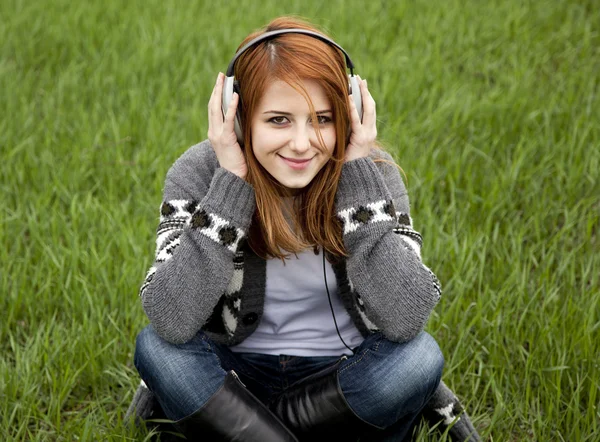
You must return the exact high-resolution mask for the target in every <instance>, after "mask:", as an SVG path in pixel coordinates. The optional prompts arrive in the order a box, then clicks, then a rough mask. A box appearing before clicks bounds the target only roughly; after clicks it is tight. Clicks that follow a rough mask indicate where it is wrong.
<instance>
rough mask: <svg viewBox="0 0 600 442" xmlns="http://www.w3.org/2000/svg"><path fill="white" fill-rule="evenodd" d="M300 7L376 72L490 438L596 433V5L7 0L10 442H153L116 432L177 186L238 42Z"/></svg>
mask: <svg viewBox="0 0 600 442" xmlns="http://www.w3.org/2000/svg"><path fill="white" fill-rule="evenodd" d="M88 3H89V4H88ZM221 3H224V4H226V5H224V6H223V5H221ZM289 13H297V14H300V15H303V16H305V17H307V18H309V19H311V20H313V21H314V22H316V23H317V24H319V25H321V26H323V27H325V29H327V30H328V31H330V32H331V34H332V35H333V37H334V38H335V39H336V40H337V41H338V42H339V43H340V44H341V45H342V46H343V47H344V48H345V49H346V50H348V52H349V53H350V55H351V56H352V58H353V60H354V62H355V64H356V65H357V72H358V73H360V74H361V76H362V77H363V78H367V79H368V80H369V87H370V89H371V91H372V94H373V96H374V97H375V100H376V101H377V105H378V106H377V112H378V117H379V120H380V124H379V126H378V128H379V133H380V135H381V139H382V141H383V143H384V144H385V145H386V146H387V148H388V149H389V151H390V152H392V153H393V154H394V155H395V157H396V159H397V161H398V163H399V164H400V165H401V166H402V168H403V169H404V170H405V171H406V174H407V181H408V187H409V192H410V196H411V201H412V211H413V218H414V220H415V225H416V228H417V229H418V230H420V231H421V232H422V233H423V235H424V238H425V244H424V259H425V261H426V263H427V264H428V265H429V266H430V267H431V268H432V269H433V270H434V271H435V272H436V273H437V275H438V276H439V279H440V280H441V281H442V283H443V286H444V295H443V299H442V301H441V302H440V304H439V306H438V307H437V308H436V310H435V313H434V315H433V316H432V318H431V320H430V322H429V325H428V330H429V331H430V332H431V333H432V334H433V335H434V336H435V337H436V338H437V339H438V341H439V343H440V345H441V347H442V349H443V351H444V354H445V356H446V360H447V362H446V371H445V375H444V379H445V380H446V382H447V383H448V384H449V385H450V386H451V387H452V388H453V389H454V391H455V392H457V394H459V396H461V397H462V398H463V399H464V402H465V404H466V406H467V409H468V411H469V413H470V415H471V416H472V418H473V421H474V423H475V425H476V426H477V427H478V429H479V430H480V432H481V433H482V435H483V436H484V437H485V438H486V439H488V440H499V441H504V440H515V441H516V440H519V441H520V440H538V441H597V440H599V438H600V436H599V434H600V407H599V406H600V391H599V390H600V387H599V383H600V368H599V364H600V362H599V360H600V356H599V355H600V238H599V237H598V234H599V233H598V229H599V225H600V182H599V170H600V119H599V116H600V112H599V111H598V110H599V109H600V105H599V100H598V93H599V90H598V88H599V80H600V49H599V48H600V36H599V32H600V12H599V10H598V8H597V5H596V4H595V2H593V1H591V0H589V1H562V2H558V1H550V0H547V1H538V2H520V1H516V0H514V1H508V0H507V1H487V2H481V1H475V0H473V1H457V0H453V1H452V0H451V1H403V2H392V1H370V2H365V1H362V0H361V1H353V2H342V1H331V2H321V1H303V2H300V1H292V2H275V1H266V2H262V3H260V4H258V3H254V2H214V1H211V2H175V1H160V2H159V1H144V2H142V1H139V0H135V1H131V2H117V1H105V2H68V1H66V0H54V1H50V0H46V1H41V0H40V1H36V2H25V1H17V0H7V1H3V2H1V4H0V17H2V19H1V20H0V112H1V118H0V154H1V156H0V159H1V161H0V176H1V181H0V185H1V192H0V197H1V200H0V201H1V204H0V294H1V296H0V303H1V304H0V312H1V313H0V440H7V441H8V440H19V441H20V440H39V441H46V440H56V441H71V440H89V441H96V440H115V441H120V440H131V441H133V440H139V441H141V440H147V439H148V437H149V436H148V435H147V434H146V433H144V432H143V431H135V430H130V429H126V428H125V427H124V425H123V422H122V418H123V414H124V412H125V410H126V408H127V406H128V404H129V401H130V400H131V397H132V395H133V392H134V390H135V387H136V385H137V383H138V377H137V372H136V370H135V368H134V367H133V364H132V353H133V350H134V343H135V337H136V334H137V333H138V332H139V331H140V330H141V328H142V327H143V326H144V325H145V324H146V323H147V320H146V318H145V316H144V313H143V311H142V309H141V305H140V302H139V300H138V296H137V291H138V288H139V285H140V283H141V281H142V279H143V277H144V275H145V271H146V269H147V268H148V267H149V265H150V264H151V261H152V257H153V251H154V232H155V228H156V224H157V220H158V207H159V204H160V201H161V189H162V184H163V179H164V175H165V173H166V171H167V169H168V167H169V166H170V165H171V164H172V163H173V161H174V160H175V159H176V158H177V157H178V156H179V155H180V154H181V153H182V152H183V151H184V150H185V149H186V148H187V147H189V146H190V145H192V144H194V143H196V142H198V141H201V140H202V139H204V138H206V131H207V116H206V104H207V102H208V98H209V95H210V92H211V90H212V85H213V83H214V79H215V77H216V74H217V72H218V71H223V70H225V68H226V66H227V63H228V61H229V59H230V57H231V55H232V54H233V52H234V51H235V48H236V47H237V45H238V44H239V42H240V41H241V40H242V39H243V38H244V36H245V35H246V34H248V33H249V32H250V31H252V30H254V29H255V28H258V27H260V26H262V25H263V24H265V23H267V22H268V21H269V20H271V19H272V18H274V17H275V16H277V15H281V14H289ZM426 433H427V430H426V429H425V428H422V429H421V434H420V436H419V440H422V441H434V440H438V438H437V436H435V434H431V435H428V434H426Z"/></svg>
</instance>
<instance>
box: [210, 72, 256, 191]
mask: <svg viewBox="0 0 600 442" xmlns="http://www.w3.org/2000/svg"><path fill="white" fill-rule="evenodd" d="M224 79H225V75H224V74H222V73H221V72H219V75H218V76H217V83H216V84H215V87H214V89H213V91H212V95H211V96H210V100H209V101H208V140H209V141H210V144H211V145H212V147H213V149H214V151H215V154H216V155H217V160H219V165H220V166H221V167H222V168H223V169H226V170H228V171H230V172H231V173H234V174H236V175H237V176H239V177H240V178H242V179H246V175H247V174H248V165H247V163H246V157H245V156H244V153H243V152H242V148H241V147H240V144H239V143H238V140H237V136H236V135H235V130H234V129H233V127H234V126H233V123H234V119H235V112H236V108H237V105H238V101H239V96H238V94H237V93H235V92H234V93H233V98H232V100H231V103H230V104H229V108H228V109H227V113H226V114H225V119H223V111H222V110H221V101H222V99H223V98H222V97H223V82H224Z"/></svg>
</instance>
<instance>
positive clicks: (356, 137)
mask: <svg viewBox="0 0 600 442" xmlns="http://www.w3.org/2000/svg"><path fill="white" fill-rule="evenodd" d="M358 79H359V85H360V94H361V98H362V105H363V119H362V123H361V121H360V117H359V115H358V111H357V110H356V105H355V104H354V100H353V99H352V96H349V97H348V101H349V102H350V121H351V127H352V133H351V134H350V141H348V146H347V147H346V162H348V161H352V160H355V159H357V158H363V157H366V156H368V155H369V152H370V151H371V147H373V146H374V144H375V139H376V138H377V125H376V123H377V121H376V117H375V100H374V99H373V97H372V96H371V93H370V92H369V89H368V88H367V80H363V79H362V78H360V77H358Z"/></svg>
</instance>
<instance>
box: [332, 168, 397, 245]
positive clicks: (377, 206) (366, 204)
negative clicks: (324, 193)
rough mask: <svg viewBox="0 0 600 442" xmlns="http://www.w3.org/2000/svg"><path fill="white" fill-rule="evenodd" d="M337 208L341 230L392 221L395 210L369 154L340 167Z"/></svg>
mask: <svg viewBox="0 0 600 442" xmlns="http://www.w3.org/2000/svg"><path fill="white" fill-rule="evenodd" d="M336 211H337V216H338V218H340V220H341V221H342V223H343V224H344V234H348V233H350V232H354V231H356V230H357V229H358V228H359V227H361V226H362V225H367V224H372V223H376V222H389V223H390V224H391V225H394V224H395V221H396V210H395V209H394V204H393V202H392V196H391V193H390V191H389V189H388V187H387V185H386V183H385V181H384V179H383V176H382V175H381V172H380V171H379V169H378V168H377V165H376V164H375V162H374V161H373V160H372V159H371V158H368V157H366V158H358V159H356V160H352V161H348V162H347V163H345V164H344V166H343V167H342V175H341V177H340V182H339V184H338V190H337V195H336Z"/></svg>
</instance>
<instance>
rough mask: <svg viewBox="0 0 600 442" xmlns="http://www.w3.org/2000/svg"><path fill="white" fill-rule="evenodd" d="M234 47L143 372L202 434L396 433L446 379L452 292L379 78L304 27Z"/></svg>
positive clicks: (168, 408) (147, 285)
mask: <svg viewBox="0 0 600 442" xmlns="http://www.w3.org/2000/svg"><path fill="white" fill-rule="evenodd" d="M273 31H280V32H279V33H278V32H275V33H274V34H270V33H271V32H273ZM313 33H316V34H317V35H315V34H313ZM257 37H260V38H259V41H253V40H254V39H256V38H257ZM248 43H250V44H249V45H248ZM240 48H241V50H240V53H238V54H237V55H236V57H235V58H234V60H233V61H232V64H231V65H230V68H231V69H230V70H231V71H233V73H234V74H235V82H236V84H235V88H234V90H235V91H236V92H234V93H233V94H231V91H224V87H225V88H229V87H230V85H229V82H231V81H233V79H232V78H227V79H226V78H225V76H224V75H223V74H219V75H218V77H217V80H216V84H215V86H214V90H213V93H212V96H211V98H210V102H209V104H208V111H209V112H208V113H209V130H208V140H207V141H204V142H202V143H200V144H198V145H196V146H193V147H192V148H190V149H189V150H188V151H187V152H185V153H184V154H183V155H182V156H181V157H180V158H179V159H178V160H177V161H176V162H175V164H174V165H173V166H172V168H171V169H170V170H169V172H168V174H167V177H166V183H165V187H164V200H163V203H162V206H161V218H160V224H159V228H158V238H157V252H156V260H155V262H154V264H153V266H152V268H151V269H150V271H149V272H148V275H147V278H146V281H145V282H144V284H143V286H142V288H141V291H140V296H141V300H142V305H143V308H144V311H145V312H146V314H147V316H148V318H149V320H150V325H148V326H147V327H146V328H145V329H144V330H142V331H141V333H140V334H139V335H138V338H137V342H136V350H135V358H134V362H135V366H136V368H137V370H138V372H139V374H140V376H141V378H142V379H143V382H144V385H145V387H147V388H148V389H149V390H150V391H151V392H152V393H153V395H154V397H155V398H156V399H157V401H158V403H159V404H160V407H161V408H162V410H163V411H164V414H165V415H166V417H168V418H169V419H171V420H173V421H174V422H175V425H176V427H177V428H178V429H179V431H181V432H182V433H183V434H184V435H185V436H186V437H187V438H188V439H190V440H195V439H199V438H205V439H206V440H238V441H249V440H255V441H261V442H266V441H292V440H305V439H307V438H309V437H312V436H315V435H317V436H318V437H324V436H327V437H331V438H335V439H331V440H343V439H348V440H356V439H357V438H358V437H360V436H361V435H364V437H365V440H394V441H396V440H402V439H403V438H405V437H407V436H408V435H409V434H410V429H411V426H412V425H413V424H414V422H415V418H416V417H417V416H418V415H419V413H420V412H421V411H422V409H423V408H424V406H425V405H426V404H427V403H428V401H430V398H431V397H432V395H433V394H434V392H435V391H436V388H438V385H439V384H440V377H441V374H442V368H443V365H444V361H443V356H442V353H441V351H440V349H439V347H438V345H437V343H436V342H435V340H434V339H433V338H432V337H431V336H430V335H429V334H427V333H426V332H424V331H422V330H423V327H424V325H425V323H426V322H427V319H428V317H429V315H430V313H431V311H432V309H433V308H434V306H435V305H436V303H437V302H438V300H439V298H440V286H439V283H438V281H437V278H436V277H435V275H434V274H433V273H432V272H431V271H430V270H429V269H428V268H427V267H426V266H425V265H424V264H423V263H422V262H421V257H420V246H421V236H420V235H419V234H418V233H417V232H416V231H415V230H414V229H413V227H412V220H411V217H410V212H409V203H408V197H407V193H406V189H405V187H404V184H403V182H402V179H401V177H400V174H399V172H398V168H397V167H396V165H395V164H394V163H393V161H392V159H391V157H390V156H389V155H388V154H387V153H385V152H384V151H383V150H381V149H380V148H379V147H378V145H377V141H376V134H377V129H376V112H375V101H374V100H373V98H372V96H371V94H370V92H369V89H368V84H367V81H366V80H360V79H357V78H356V77H354V78H350V80H351V82H352V83H353V84H354V88H353V89H352V90H351V91H350V90H349V77H348V74H347V72H346V68H347V65H350V67H351V60H350V59H349V57H347V56H346V55H345V53H344V52H342V50H341V48H339V47H338V46H337V45H336V44H335V43H334V42H332V41H331V40H329V39H328V38H327V37H325V35H324V34H323V33H321V32H320V31H318V30H317V29H315V28H314V27H312V26H311V25H309V24H307V23H305V22H302V21H299V20H297V19H293V18H287V17H284V18H279V19H276V20H274V21H273V22H271V23H270V24H269V25H268V26H267V28H266V29H265V30H261V31H259V32H256V33H254V34H252V35H250V36H248V37H247V38H246V40H245V41H244V42H243V43H242V45H241V46H240ZM229 75H231V72H229ZM224 83H225V85H224ZM350 92H351V93H350ZM357 94H360V98H361V100H357ZM223 97H225V100H230V102H229V103H228V104H226V105H225V108H224V109H223V100H224V99H223ZM360 107H362V109H359V108H360ZM222 109H223V110H222ZM236 119H237V121H236ZM236 125H237V134H236ZM442 385H443V384H442Z"/></svg>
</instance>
